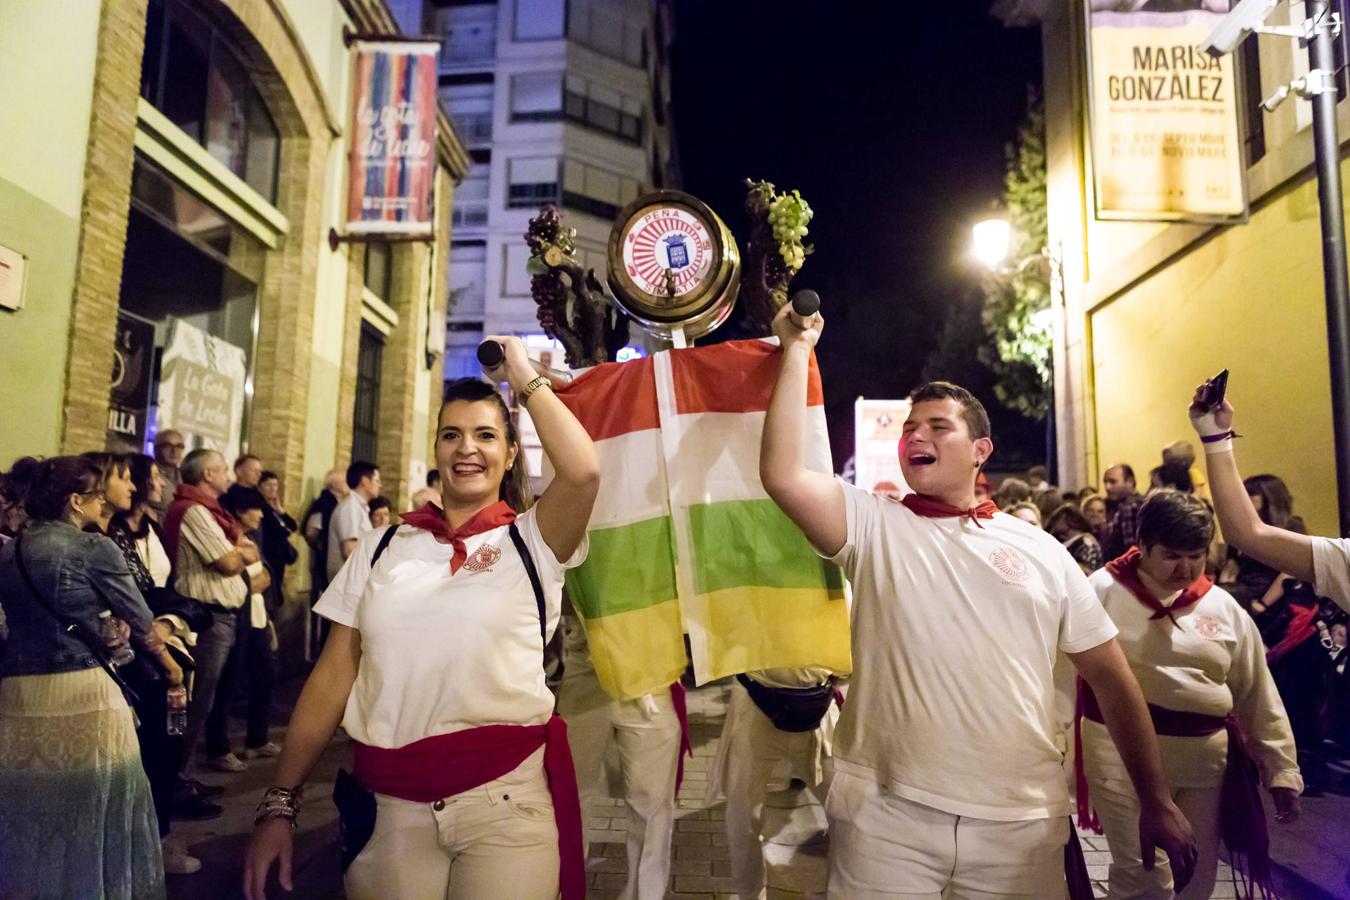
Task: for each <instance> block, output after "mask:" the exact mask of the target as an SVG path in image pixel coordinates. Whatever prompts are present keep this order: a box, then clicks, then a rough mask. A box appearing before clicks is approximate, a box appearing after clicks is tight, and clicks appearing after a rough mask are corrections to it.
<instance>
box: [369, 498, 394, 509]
mask: <svg viewBox="0 0 1350 900" xmlns="http://www.w3.org/2000/svg"><path fill="white" fill-rule="evenodd" d="M389 508H390V507H389V498H388V497H372V498H370V503H369V505H368V507H367V511H368V512H375V511H376V510H377V509H389Z"/></svg>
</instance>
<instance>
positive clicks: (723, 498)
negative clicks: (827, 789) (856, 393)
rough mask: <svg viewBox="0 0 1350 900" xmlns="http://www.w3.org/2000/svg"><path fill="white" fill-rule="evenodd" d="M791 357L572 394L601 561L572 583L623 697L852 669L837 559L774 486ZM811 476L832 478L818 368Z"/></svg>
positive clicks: (638, 374) (700, 361)
mask: <svg viewBox="0 0 1350 900" xmlns="http://www.w3.org/2000/svg"><path fill="white" fill-rule="evenodd" d="M778 365H779V359H778V351H777V348H776V347H775V346H774V345H773V344H771V343H768V342H765V341H734V342H730V343H724V344H716V345H713V346H709V347H698V348H691V349H687V350H673V351H663V352H661V353H658V354H656V355H655V356H653V357H651V358H648V359H641V360H635V361H632V362H626V363H606V364H604V365H601V366H597V367H595V368H593V369H590V370H589V371H587V372H585V373H584V374H582V375H581V376H580V377H578V378H577V379H576V380H575V381H573V382H572V383H571V384H570V385H565V386H560V387H559V388H558V389H557V393H558V395H559V396H560V397H561V398H562V400H563V402H564V403H566V404H567V406H568V408H569V409H571V410H572V412H573V413H574V414H575V415H576V416H577V418H578V419H579V420H580V422H581V424H582V425H583V426H584V427H585V428H586V430H587V431H588V432H589V433H590V435H591V437H592V439H594V440H595V443H596V450H597V452H598V453H599V456H600V465H601V471H602V472H603V473H604V474H603V477H602V479H601V487H600V493H599V496H598V497H597V499H596V504H595V508H594V510H593V511H592V514H591V522H590V529H589V536H590V555H589V557H588V558H587V561H586V563H585V564H584V565H582V566H580V567H579V568H577V569H576V570H574V571H573V572H571V573H569V576H568V582H567V586H568V594H569V596H570V597H571V599H572V604H573V606H574V607H575V608H576V610H577V612H578V614H579V615H580V616H581V618H582V619H583V621H584V623H585V626H586V633H587V638H588V639H589V641H590V647H591V655H592V659H593V661H594V663H595V670H596V675H597V677H598V678H599V680H600V683H601V686H602V687H604V689H605V690H606V691H607V692H608V693H609V694H610V695H611V696H614V697H618V698H631V697H637V696H641V695H642V694H645V693H652V692H655V691H660V690H664V689H665V688H666V687H667V686H668V685H670V684H671V683H672V682H673V681H675V680H676V679H677V678H678V677H679V675H680V673H681V672H682V671H683V670H684V659H685V655H684V644H683V632H684V631H687V632H688V634H689V642H690V647H691V649H692V652H693V661H694V672H695V675H696V677H697V680H698V681H699V683H703V682H706V681H710V680H712V679H715V678H721V677H723V676H726V675H732V674H735V673H737V672H745V671H754V670H757V669H767V668H788V667H794V668H795V667H800V666H808V665H810V666H821V667H824V668H827V669H830V670H832V671H835V672H839V673H841V674H842V673H847V672H849V671H850V670H851V668H852V659H851V656H850V651H849V632H848V628H849V621H848V607H847V604H846V603H845V601H844V586H843V579H842V576H841V575H840V573H839V570H838V569H837V568H836V567H834V566H832V565H830V564H827V563H825V562H824V561H822V560H821V559H820V558H819V557H818V556H816V554H815V553H814V551H812V549H811V547H810V545H809V544H808V543H807V541H806V538H805V537H804V536H803V535H802V533H801V531H800V530H799V529H798V528H797V527H796V526H795V525H793V524H792V522H791V521H790V520H789V519H788V518H787V516H785V515H784V514H783V513H782V511H781V510H779V509H778V507H777V506H776V505H775V504H774V502H773V501H772V500H770V499H769V497H768V495H767V494H766V493H765V492H764V488H763V486H762V485H761V484H760V481H759V446H760V434H761V432H762V431H763V427H764V412H765V410H766V409H767V407H768V403H769V396H770V394H771V392H772V390H773V384H774V382H775V380H776V379H777V375H778ZM806 431H807V433H806V448H807V451H806V452H807V460H806V463H807V466H808V467H809V468H811V469H814V470H817V471H820V472H826V473H828V472H830V471H831V464H830V452H829V440H828V436H827V434H826V430H825V411H824V406H823V397H822V393H821V387H820V374H819V370H818V369H817V368H816V365H815V361H814V359H813V360H812V364H811V378H810V387H809V391H808V410H807V425H806Z"/></svg>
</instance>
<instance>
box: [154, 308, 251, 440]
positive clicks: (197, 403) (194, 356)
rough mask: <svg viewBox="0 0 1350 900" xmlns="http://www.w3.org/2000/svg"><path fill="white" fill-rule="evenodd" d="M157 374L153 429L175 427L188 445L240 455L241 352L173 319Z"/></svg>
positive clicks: (244, 367) (244, 369) (245, 372)
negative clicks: (155, 418) (157, 397)
mask: <svg viewBox="0 0 1350 900" xmlns="http://www.w3.org/2000/svg"><path fill="white" fill-rule="evenodd" d="M160 372H161V374H160V382H159V412H158V418H157V424H158V428H159V430H160V431H163V430H164V429H166V428H175V429H177V430H178V431H181V432H182V433H183V437H184V438H186V442H187V445H188V447H190V448H193V449H196V448H197V447H207V448H209V449H211V450H219V451H220V452H221V453H222V454H224V456H225V458H226V459H227V460H230V461H233V460H234V459H235V458H236V457H237V456H238V455H239V451H240V439H241V437H242V434H241V431H242V428H243V421H244V384H245V382H246V380H247V378H248V360H247V357H246V356H245V354H244V351H243V349H242V348H240V347H236V346H235V345H234V344H231V343H229V342H228V341H224V340H221V339H220V338H218V337H212V336H211V335H209V334H207V333H206V332H205V331H202V330H201V329H200V328H197V327H196V326H194V325H190V324H189V323H187V322H185V321H183V320H182V319H173V320H171V324H170V326H169V338H168V341H167V343H166V345H165V347H164V353H163V356H162V357H161V358H160Z"/></svg>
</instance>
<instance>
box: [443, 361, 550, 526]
mask: <svg viewBox="0 0 1350 900" xmlns="http://www.w3.org/2000/svg"><path fill="white" fill-rule="evenodd" d="M457 400H463V401H465V402H468V403H485V402H486V403H491V404H493V405H494V406H496V407H497V412H499V413H501V417H502V423H503V424H504V425H505V426H506V442H507V444H509V445H510V446H512V447H515V448H516V458H515V460H514V461H513V462H512V463H511V468H509V469H507V470H506V474H505V475H503V476H502V483H501V487H500V488H499V489H498V491H497V499H499V500H505V501H506V504H507V505H508V506H510V507H511V508H512V509H514V510H515V511H516V512H518V513H523V512H524V511H525V510H527V509H529V508H530V507H531V506H533V505H534V494H533V493H532V492H531V490H530V471H529V465H528V463H527V462H526V460H525V450H524V449H523V448H522V447H521V446H520V432H519V431H517V430H516V423H515V422H514V421H513V420H512V419H511V410H509V409H507V407H506V401H505V400H503V399H502V395H501V394H500V393H499V392H498V391H497V388H496V387H494V386H493V385H490V384H488V383H487V382H485V381H481V380H479V379H477V378H457V379H455V380H454V381H449V382H446V385H445V393H444V394H443V395H442V400H441V409H440V412H438V413H437V414H436V431H437V433H438V434H439V433H440V424H441V413H443V412H445V408H446V407H447V406H449V405H450V404H451V403H454V402H455V401H457Z"/></svg>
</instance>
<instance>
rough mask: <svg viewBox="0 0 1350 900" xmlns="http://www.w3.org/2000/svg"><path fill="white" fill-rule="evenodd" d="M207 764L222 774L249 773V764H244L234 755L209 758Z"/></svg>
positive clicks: (228, 754) (227, 754)
mask: <svg viewBox="0 0 1350 900" xmlns="http://www.w3.org/2000/svg"><path fill="white" fill-rule="evenodd" d="M206 764H207V765H208V766H210V767H211V768H213V769H216V770H217V771H220V772H245V771H248V763H246V762H244V761H243V760H242V759H240V758H239V757H237V756H235V755H234V754H233V753H226V754H225V755H224V756H212V757H209V758H208V759H207V760H206Z"/></svg>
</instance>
